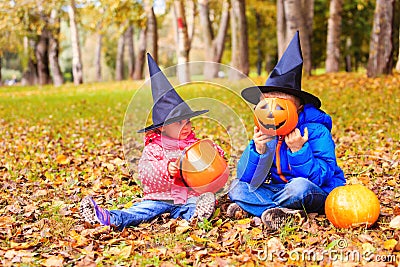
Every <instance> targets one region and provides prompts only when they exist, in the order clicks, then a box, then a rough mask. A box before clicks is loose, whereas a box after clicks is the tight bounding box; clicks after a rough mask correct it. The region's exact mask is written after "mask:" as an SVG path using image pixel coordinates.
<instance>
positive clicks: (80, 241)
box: [69, 230, 89, 247]
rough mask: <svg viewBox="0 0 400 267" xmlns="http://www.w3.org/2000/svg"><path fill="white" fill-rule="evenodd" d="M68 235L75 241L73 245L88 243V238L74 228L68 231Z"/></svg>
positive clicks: (78, 245) (81, 245) (79, 245)
mask: <svg viewBox="0 0 400 267" xmlns="http://www.w3.org/2000/svg"><path fill="white" fill-rule="evenodd" d="M69 235H70V236H71V237H72V238H73V239H74V240H75V241H76V244H75V247H83V246H86V245H87V244H88V243H89V239H87V238H86V237H84V236H82V235H80V234H78V233H77V232H76V231H75V230H72V231H70V232H69Z"/></svg>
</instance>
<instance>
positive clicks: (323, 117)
mask: <svg viewBox="0 0 400 267" xmlns="http://www.w3.org/2000/svg"><path fill="white" fill-rule="evenodd" d="M302 65H303V59H302V56H301V48H300V42H299V36H298V32H297V33H296V35H295V36H294V38H293V39H292V41H291V43H290V44H289V46H288V48H287V49H286V51H285V53H284V55H283V56H282V58H281V60H280V61H279V62H278V64H277V65H276V67H275V68H274V70H273V71H272V72H271V75H270V76H269V78H268V79H267V81H266V83H265V86H255V87H250V88H246V89H244V90H243V91H242V96H243V97H244V98H245V99H246V100H247V101H249V102H250V103H253V104H258V103H259V102H260V101H261V100H263V99H264V98H274V99H286V100H289V101H291V102H292V103H293V104H294V105H295V107H296V109H297V113H298V121H297V125H296V126H295V129H293V130H292V131H291V132H289V133H288V134H285V135H274V134H270V133H269V132H268V131H267V133H265V131H261V130H262V129H260V127H262V126H259V125H258V126H255V127H254V135H253V140H251V141H250V143H249V145H248V146H247V148H246V149H245V151H244V152H243V154H242V156H241V158H240V160H239V162H238V166H237V175H238V179H237V180H235V181H234V182H233V183H232V185H231V189H230V191H229V197H230V199H231V200H232V201H233V202H234V203H233V204H231V205H230V206H229V207H228V210H227V214H228V216H231V217H234V216H235V214H237V212H238V211H240V212H242V211H243V210H244V211H246V212H248V213H250V214H252V215H254V216H257V217H261V220H262V222H263V223H264V224H265V225H266V228H267V229H270V230H278V229H279V228H280V227H281V226H282V224H283V223H284V222H285V221H286V219H287V218H288V217H292V216H295V215H296V214H304V213H305V212H318V213H324V206H325V200H326V197H327V196H328V194H329V193H330V192H331V191H332V190H333V189H334V188H335V187H337V186H341V185H344V184H345V178H344V175H343V171H342V170H341V169H340V168H339V167H338V165H337V162H336V156H335V144H334V141H333V139H332V136H331V133H330V131H331V128H332V120H331V117H330V116H329V115H328V114H326V113H325V112H323V111H321V110H320V109H319V107H320V106H321V102H320V100H319V99H318V98H317V97H315V96H314V95H312V94H310V93H307V92H305V91H302V90H301V74H302V73H301V72H302ZM279 108H280V109H284V108H281V107H279ZM277 127H279V126H277ZM276 132H278V130H277V131H276Z"/></svg>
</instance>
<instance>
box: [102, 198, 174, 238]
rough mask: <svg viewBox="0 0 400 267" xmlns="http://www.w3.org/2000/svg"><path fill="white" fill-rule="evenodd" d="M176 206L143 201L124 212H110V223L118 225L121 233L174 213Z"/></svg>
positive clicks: (161, 202) (154, 201)
mask: <svg viewBox="0 0 400 267" xmlns="http://www.w3.org/2000/svg"><path fill="white" fill-rule="evenodd" d="M174 209H175V205H174V204H172V203H168V202H164V201H157V200H143V201H141V202H137V203H135V204H133V205H132V207H130V208H128V209H123V210H110V223H111V224H113V225H116V226H117V227H118V229H119V230H120V231H122V230H123V229H124V228H125V227H128V226H136V225H139V224H140V223H142V222H149V221H151V220H153V219H154V218H155V217H157V216H160V215H161V214H163V213H170V212H173V211H174Z"/></svg>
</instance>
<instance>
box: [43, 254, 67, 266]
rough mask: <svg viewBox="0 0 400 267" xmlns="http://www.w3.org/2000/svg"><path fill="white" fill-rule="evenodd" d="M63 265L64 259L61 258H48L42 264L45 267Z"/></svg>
mask: <svg viewBox="0 0 400 267" xmlns="http://www.w3.org/2000/svg"><path fill="white" fill-rule="evenodd" d="M63 263H64V258H63V257H62V256H50V257H49V258H47V259H46V260H45V261H44V262H42V265H44V266H46V267H59V266H62V265H63Z"/></svg>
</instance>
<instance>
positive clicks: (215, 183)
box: [179, 139, 230, 193]
mask: <svg viewBox="0 0 400 267" xmlns="http://www.w3.org/2000/svg"><path fill="white" fill-rule="evenodd" d="M179 169H180V172H181V177H182V178H183V180H184V181H185V183H186V185H187V186H189V187H191V188H192V189H193V190H194V191H196V192H198V193H205V192H213V193H216V192H217V191H219V190H220V189H221V188H223V187H224V186H225V184H226V182H227V181H228V177H229V173H230V171H229V167H228V164H227V163H226V161H225V159H224V158H223V157H221V155H220V154H219V153H218V150H217V149H216V148H215V147H214V145H213V142H212V141H211V140H209V139H203V140H199V141H197V142H196V143H194V144H192V145H190V146H189V147H188V148H186V149H185V151H184V153H183V155H182V156H181V158H180V159H179Z"/></svg>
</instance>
